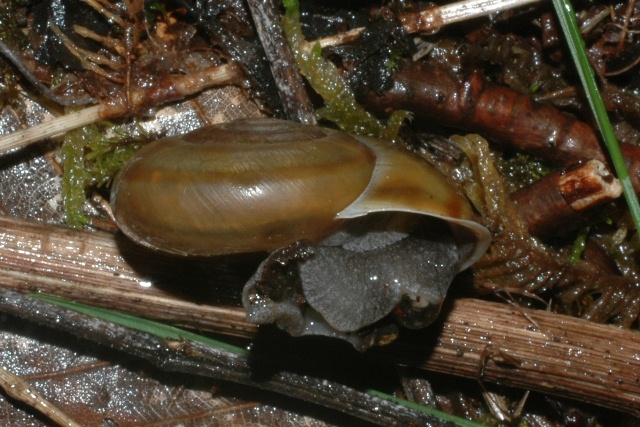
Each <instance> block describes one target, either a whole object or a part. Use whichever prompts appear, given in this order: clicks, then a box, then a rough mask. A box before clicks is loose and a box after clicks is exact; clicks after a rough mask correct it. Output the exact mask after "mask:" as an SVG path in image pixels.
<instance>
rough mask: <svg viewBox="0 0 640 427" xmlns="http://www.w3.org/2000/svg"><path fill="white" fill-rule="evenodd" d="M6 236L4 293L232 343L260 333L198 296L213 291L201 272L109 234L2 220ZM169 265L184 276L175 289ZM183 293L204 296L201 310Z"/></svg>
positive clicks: (238, 313) (236, 313)
mask: <svg viewBox="0 0 640 427" xmlns="http://www.w3.org/2000/svg"><path fill="white" fill-rule="evenodd" d="M0 229H2V230H3V232H2V234H1V235H0V271H1V272H2V277H1V279H0V284H1V285H2V286H3V287H4V288H8V289H12V290H15V291H19V292H42V293H46V294H52V295H58V296H61V297H63V298H67V299H70V300H74V301H77V302H81V303H86V304H91V305H96V306H100V307H106V308H112V309H117V310H120V311H123V312H128V313H132V314H137V315H139V316H144V317H148V318H154V319H160V320H164V321H167V322H172V323H181V324H184V325H198V326H199V327H200V328H202V329H205V330H210V331H213V332H219V333H224V334H228V335H237V336H241V337H250V336H252V335H253V333H254V332H255V331H256V330H257V327H256V326H255V325H251V324H248V323H246V321H245V314H244V311H242V310H241V309H239V308H237V307H225V306H220V305H219V304H220V303H219V298H216V296H215V295H213V296H212V295H211V294H210V293H209V292H210V291H207V290H206V289H205V290H204V291H198V288H200V289H201V288H202V287H203V286H207V285H209V286H214V284H208V283H204V285H203V284H202V283H203V282H204V281H205V280H203V278H202V277H198V268H199V266H198V265H196V264H193V263H189V264H188V265H186V266H185V265H184V264H182V266H181V262H184V260H182V259H172V258H168V257H165V256H162V255H159V254H156V253H153V252H149V251H146V250H144V249H142V248H141V247H138V246H137V245H134V244H133V243H132V242H130V241H128V240H127V239H124V238H122V239H118V238H117V237H116V236H114V235H113V234H109V233H103V232H91V233H89V232H82V231H77V230H71V229H68V228H64V227H55V226H48V225H46V224H43V223H38V222H30V221H24V220H19V219H16V218H7V217H0ZM163 265H164V266H170V269H171V270H178V271H179V273H178V274H179V275H180V277H179V278H178V281H179V283H173V287H171V285H170V282H171V278H170V277H168V276H169V275H170V274H173V273H170V272H168V271H165V272H161V273H160V274H158V272H160V271H161V270H162V266H163ZM215 273H217V272H213V273H212V274H215ZM156 277H158V278H156ZM152 282H153V286H151V284H152ZM198 283H200V285H199V286H198ZM180 286H184V287H190V288H191V291H192V292H193V293H194V294H198V293H204V294H205V295H204V296H201V297H200V300H199V301H198V303H196V302H192V301H189V300H188V299H187V297H185V298H177V297H176V293H177V292H180V288H179V287H180ZM240 286H242V285H241V284H240ZM221 288H222V289H220V292H221V293H227V294H228V293H233V294H234V295H239V294H240V290H241V288H240V287H238V288H237V289H233V288H232V289H228V288H227V289H225V288H224V287H223V286H221ZM185 294H187V295H188V292H185ZM192 298H193V297H192ZM207 300H208V301H207ZM216 304H218V305H216ZM234 331H235V332H234Z"/></svg>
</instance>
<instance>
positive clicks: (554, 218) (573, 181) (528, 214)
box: [511, 160, 622, 237]
mask: <svg viewBox="0 0 640 427" xmlns="http://www.w3.org/2000/svg"><path fill="white" fill-rule="evenodd" d="M620 194H622V187H621V186H620V182H619V181H618V180H617V179H616V178H615V177H614V176H613V175H612V174H611V172H610V171H609V170H608V169H607V167H606V166H605V165H604V163H602V162H600V161H598V160H589V161H588V162H584V163H580V164H577V165H575V166H572V167H570V168H569V169H565V170H562V171H558V172H555V173H552V174H550V175H548V176H546V177H544V178H543V179H541V180H539V181H537V182H536V183H535V184H533V185H531V186H529V187H526V188H523V189H522V190H520V191H517V192H515V193H513V194H512V195H511V198H512V200H513V201H514V202H515V203H516V205H517V206H518V208H519V211H520V213H521V215H522V218H523V219H524V221H525V223H526V224H527V227H528V228H529V232H531V234H533V235H534V236H539V237H546V236H551V235H554V234H556V233H557V232H559V231H566V230H570V229H575V227H579V226H581V225H584V223H585V220H586V216H585V215H584V213H585V212H587V211H588V210H589V209H592V208H594V207H596V206H600V205H601V204H603V203H606V202H609V201H611V200H614V199H617V198H618V197H620Z"/></svg>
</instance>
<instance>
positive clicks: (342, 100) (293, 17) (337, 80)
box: [282, 0, 411, 140]
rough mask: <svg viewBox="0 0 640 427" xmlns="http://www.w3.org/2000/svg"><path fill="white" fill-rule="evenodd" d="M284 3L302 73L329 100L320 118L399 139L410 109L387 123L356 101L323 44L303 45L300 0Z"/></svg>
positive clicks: (286, 26) (285, 23)
mask: <svg viewBox="0 0 640 427" xmlns="http://www.w3.org/2000/svg"><path fill="white" fill-rule="evenodd" d="M284 6H285V11H286V12H285V15H284V17H283V18H282V25H283V27H284V31H285V34H286V36H287V39H288V40H289V44H290V45H291V48H292V50H293V53H294V55H295V58H296V62H297V65H298V68H299V69H300V73H301V74H302V75H303V76H304V77H305V78H306V79H307V81H308V82H309V84H310V85H311V87H312V88H313V90H315V91H316V92H317V93H318V95H320V96H321V97H322V99H323V100H324V103H325V105H324V107H322V108H319V109H318V110H317V111H316V116H317V117H318V119H325V120H329V121H331V122H333V123H335V124H336V125H337V126H338V127H339V128H340V129H342V130H344V131H345V132H348V133H351V134H356V135H368V136H375V137H378V138H383V139H387V140H393V139H395V138H396V136H397V134H398V132H399V130H400V127H401V126H402V122H404V120H405V119H408V118H410V117H411V115H410V113H409V112H407V111H396V112H394V113H393V114H392V115H391V117H390V118H389V120H388V121H387V123H383V122H381V121H379V120H378V119H376V118H375V117H374V116H373V115H372V114H371V113H369V112H368V111H366V110H365V109H364V108H363V107H362V106H361V105H360V104H358V103H357V102H356V98H355V95H354V93H353V91H352V90H351V88H350V87H349V85H348V84H347V82H346V81H345V80H344V78H343V77H342V75H341V74H340V71H339V70H338V67H336V65H335V64H334V63H332V62H331V61H329V60H328V59H326V58H324V57H323V56H322V49H321V48H320V45H318V44H316V45H315V46H314V47H313V48H312V49H311V51H310V52H307V51H305V49H304V48H303V45H304V43H305V39H304V36H303V34H302V29H301V27H300V8H299V4H298V0H285V1H284Z"/></svg>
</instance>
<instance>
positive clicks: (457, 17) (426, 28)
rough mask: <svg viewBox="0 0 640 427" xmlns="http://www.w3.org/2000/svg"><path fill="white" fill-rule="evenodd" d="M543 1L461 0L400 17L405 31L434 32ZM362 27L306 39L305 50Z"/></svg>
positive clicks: (347, 37)
mask: <svg viewBox="0 0 640 427" xmlns="http://www.w3.org/2000/svg"><path fill="white" fill-rule="evenodd" d="M541 1H542V0H464V1H460V2H456V3H451V4H448V5H445V6H439V7H438V6H435V7H430V8H428V9H425V10H423V11H421V12H416V13H407V14H404V15H401V16H399V20H400V22H401V24H402V26H403V28H404V29H405V30H406V31H407V32H408V33H430V34H433V33H437V32H438V31H440V29H441V28H442V27H444V26H446V25H451V24H454V23H456V22H462V21H466V20H470V19H474V18H479V17H482V16H487V15H491V14H492V13H498V12H502V11H505V10H509V9H513V8H516V7H521V6H526V5H528V4H534V3H540V2H541ZM364 30H365V29H364V28H363V27H361V28H355V29H353V30H350V31H347V32H344V33H340V34H336V35H334V36H330V37H325V38H322V39H318V40H315V41H311V42H308V43H307V44H306V47H305V49H307V50H310V49H311V47H313V46H314V45H315V44H316V43H319V44H320V47H322V48H325V47H328V46H338V45H341V44H344V43H347V42H349V41H352V40H355V39H357V38H358V37H360V34H362V32H363V31H364Z"/></svg>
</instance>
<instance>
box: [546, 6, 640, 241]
mask: <svg viewBox="0 0 640 427" xmlns="http://www.w3.org/2000/svg"><path fill="white" fill-rule="evenodd" d="M553 7H554V8H555V10H556V15H557V16H558V20H559V21H560V25H561V27H562V31H563V33H564V35H565V38H566V39H567V44H568V45H569V50H570V52H571V56H572V58H573V61H574V63H575V65H576V69H577V72H578V75H579V76H580V80H581V81H582V86H583V87H584V89H585V95H586V97H587V100H588V102H589V105H590V107H591V110H592V111H593V115H594V117H595V118H596V122H597V123H598V127H599V128H600V132H601V134H602V138H603V139H604V142H605V144H606V145H607V149H608V150H609V156H610V157H611V162H612V163H613V167H614V169H615V171H616V175H617V176H618V179H619V180H620V184H621V185H622V191H623V192H624V197H625V199H626V201H627V205H628V206H629V211H630V212H631V216H632V217H633V222H634V223H635V225H636V229H637V230H640V204H639V203H638V197H637V195H636V192H635V190H634V189H633V185H632V184H631V179H630V178H629V171H628V170H627V165H626V164H625V162H624V158H623V157H622V153H621V151H620V146H619V145H618V141H617V140H616V137H615V134H614V132H613V127H612V126H611V122H610V121H609V116H608V115H607V111H606V110H605V108H604V103H603V102H602V96H601V95H600V91H599V90H598V85H597V83H596V79H595V75H594V72H593V68H591V64H590V63H589V58H588V57H587V51H586V49H585V46H584V41H583V40H582V36H581V34H580V29H579V27H578V23H577V22H576V18H575V12H574V11H573V7H572V6H571V2H570V1H569V0H553Z"/></svg>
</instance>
